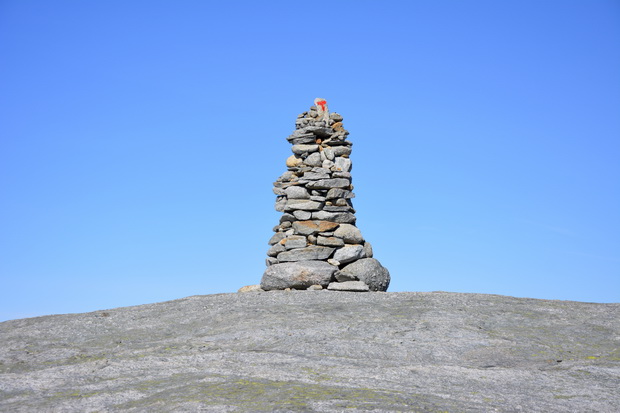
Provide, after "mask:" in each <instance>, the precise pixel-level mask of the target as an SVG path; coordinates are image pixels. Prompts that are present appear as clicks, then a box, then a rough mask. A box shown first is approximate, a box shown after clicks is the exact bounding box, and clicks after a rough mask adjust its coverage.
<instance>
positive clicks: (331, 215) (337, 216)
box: [312, 211, 355, 224]
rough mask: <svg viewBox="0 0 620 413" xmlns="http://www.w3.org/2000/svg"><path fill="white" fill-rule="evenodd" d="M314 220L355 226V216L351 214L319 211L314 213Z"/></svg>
mask: <svg viewBox="0 0 620 413" xmlns="http://www.w3.org/2000/svg"><path fill="white" fill-rule="evenodd" d="M312 219H318V220H323V221H332V222H338V223H343V224H354V223H355V215H353V214H352V213H350V212H327V211H318V212H313V213H312Z"/></svg>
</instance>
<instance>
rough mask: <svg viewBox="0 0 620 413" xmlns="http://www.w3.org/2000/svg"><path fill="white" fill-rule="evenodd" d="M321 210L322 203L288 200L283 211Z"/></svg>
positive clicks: (306, 200) (307, 200)
mask: <svg viewBox="0 0 620 413" xmlns="http://www.w3.org/2000/svg"><path fill="white" fill-rule="evenodd" d="M322 208H323V203H322V202H317V201H311V200H309V199H289V200H288V201H286V207H285V209H284V210H285V211H296V210H300V209H301V210H303V211H320V210H321V209H322Z"/></svg>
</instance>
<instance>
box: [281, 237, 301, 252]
mask: <svg viewBox="0 0 620 413" xmlns="http://www.w3.org/2000/svg"><path fill="white" fill-rule="evenodd" d="M281 242H282V243H283V244H282V245H284V248H286V249H287V250H290V249H293V248H304V247H305V246H306V245H307V241H306V237H304V236H303V235H291V236H289V237H286V238H284V239H283V240H282V241H281Z"/></svg>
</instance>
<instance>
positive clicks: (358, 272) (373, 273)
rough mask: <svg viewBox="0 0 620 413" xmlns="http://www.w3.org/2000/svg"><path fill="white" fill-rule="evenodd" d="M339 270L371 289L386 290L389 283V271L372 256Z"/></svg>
mask: <svg viewBox="0 0 620 413" xmlns="http://www.w3.org/2000/svg"><path fill="white" fill-rule="evenodd" d="M282 254H284V253H282ZM282 254H280V255H282ZM278 257H279V256H278ZM272 267H273V265H272ZM269 268H271V267H269ZM340 272H341V273H342V274H345V275H351V276H353V277H356V278H357V279H359V280H361V281H364V282H365V283H366V284H368V287H369V288H370V290H371V291H387V289H388V286H389V285H390V273H389V271H388V270H387V269H386V268H385V267H383V266H382V265H381V263H380V262H379V261H377V260H376V259H374V258H363V259H361V260H357V261H355V262H353V263H351V264H349V265H347V266H346V267H344V268H343V269H342V270H340Z"/></svg>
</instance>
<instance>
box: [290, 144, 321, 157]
mask: <svg viewBox="0 0 620 413" xmlns="http://www.w3.org/2000/svg"><path fill="white" fill-rule="evenodd" d="M291 150H292V151H293V153H294V154H295V155H302V154H304V153H311V152H316V151H318V150H319V145H293V146H292V147H291ZM319 159H320V155H319Z"/></svg>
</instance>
